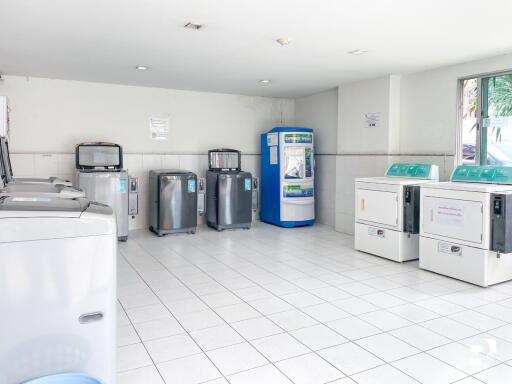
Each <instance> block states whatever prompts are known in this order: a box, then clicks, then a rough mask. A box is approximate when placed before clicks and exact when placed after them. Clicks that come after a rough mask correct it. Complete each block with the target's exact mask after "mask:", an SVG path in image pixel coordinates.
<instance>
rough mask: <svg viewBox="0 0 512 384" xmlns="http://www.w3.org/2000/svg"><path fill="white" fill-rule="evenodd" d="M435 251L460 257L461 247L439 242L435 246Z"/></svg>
mask: <svg viewBox="0 0 512 384" xmlns="http://www.w3.org/2000/svg"><path fill="white" fill-rule="evenodd" d="M437 251H438V252H439V253H446V254H448V255H454V256H462V247H461V246H460V245H454V244H449V243H443V242H439V243H438V244H437Z"/></svg>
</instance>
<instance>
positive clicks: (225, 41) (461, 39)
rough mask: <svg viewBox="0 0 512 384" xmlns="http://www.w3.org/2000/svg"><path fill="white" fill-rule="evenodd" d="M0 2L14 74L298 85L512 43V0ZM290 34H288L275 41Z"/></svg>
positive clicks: (3, 67) (277, 87)
mask: <svg viewBox="0 0 512 384" xmlns="http://www.w3.org/2000/svg"><path fill="white" fill-rule="evenodd" d="M0 4H1V7H0V73H3V74H10V75H30V76H40V77H50V78H62V79H75V80H87V81H99V82H108V83H120V84H132V85H145V86H156V87H164V88H177V89H191V90H202V91H213V92H227V93H240V94H250V95H265V96H286V97H295V96H301V95H308V94H311V93H315V92H318V91H321V90H324V89H328V88H332V87H334V86H336V85H338V84H340V83H343V82H348V81H353V80H358V79H363V78H372V77H377V76H381V75H385V74H389V73H402V72H411V71H416V70H421V69H426V68H431V67H436V66H441V65H446V64H451V63H457V62H463V61H469V60H474V59H478V58H483V57H488V56H494V55H499V54H502V53H508V52H510V51H512V22H511V19H510V15H511V14H512V1H511V0H421V1H420V0H2V1H1V2H0ZM188 21H192V22H196V23H202V24H204V28H203V29H201V30H199V31H194V30H189V29H185V28H183V25H184V24H185V23H186V22H188ZM282 36H286V37H289V38H290V39H291V40H292V42H291V44H290V45H288V46H285V47H283V46H280V45H278V44H277V43H276V42H275V39H277V38H278V37H282ZM354 49H364V50H368V51H369V53H367V54H365V55H362V56H352V55H348V54H347V52H348V51H351V50H354ZM136 65H147V66H150V67H151V69H150V70H149V71H136V70H135V69H134V67H135V66H136ZM260 79H271V80H272V84H271V85H269V86H264V85H261V84H259V83H258V80H260Z"/></svg>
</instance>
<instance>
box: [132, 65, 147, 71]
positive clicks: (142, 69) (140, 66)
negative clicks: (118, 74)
mask: <svg viewBox="0 0 512 384" xmlns="http://www.w3.org/2000/svg"><path fill="white" fill-rule="evenodd" d="M135 69H138V70H139V71H147V70H148V69H149V67H146V66H145V65H137V66H136V67H135Z"/></svg>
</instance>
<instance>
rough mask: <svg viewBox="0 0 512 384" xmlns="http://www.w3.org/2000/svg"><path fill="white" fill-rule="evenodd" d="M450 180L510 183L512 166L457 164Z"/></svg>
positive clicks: (511, 182)
mask: <svg viewBox="0 0 512 384" xmlns="http://www.w3.org/2000/svg"><path fill="white" fill-rule="evenodd" d="M452 181H459V182H464V183H487V184H512V167H504V166H498V165H459V166H458V167H457V168H455V170H454V171H453V173H452Z"/></svg>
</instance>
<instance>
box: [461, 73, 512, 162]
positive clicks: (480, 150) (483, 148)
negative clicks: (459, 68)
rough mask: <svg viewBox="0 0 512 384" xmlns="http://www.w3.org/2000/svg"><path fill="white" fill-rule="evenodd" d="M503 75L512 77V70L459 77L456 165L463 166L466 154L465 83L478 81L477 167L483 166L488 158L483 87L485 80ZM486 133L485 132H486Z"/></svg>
mask: <svg viewBox="0 0 512 384" xmlns="http://www.w3.org/2000/svg"><path fill="white" fill-rule="evenodd" d="M502 75H512V69H507V70H501V71H493V72H485V73H480V74H476V75H470V76H464V77H459V79H458V82H457V132H456V138H455V143H456V146H457V147H456V148H455V158H456V165H461V164H462V161H463V152H464V143H463V142H462V133H463V121H464V116H463V113H464V110H463V101H464V81H466V80H471V79H476V80H477V92H476V93H477V96H476V97H477V105H476V117H477V126H476V143H475V146H476V148H475V165H481V164H482V163H481V159H482V158H484V159H486V158H487V128H485V127H483V116H482V105H483V101H484V96H485V95H484V88H483V87H482V83H483V80H484V79H487V78H491V77H496V76H502ZM484 131H485V132H484Z"/></svg>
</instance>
